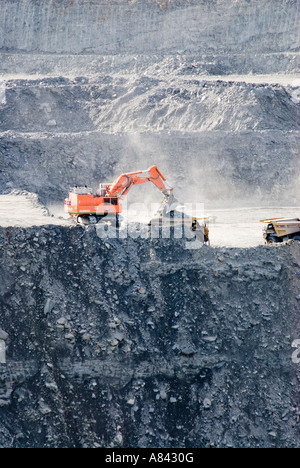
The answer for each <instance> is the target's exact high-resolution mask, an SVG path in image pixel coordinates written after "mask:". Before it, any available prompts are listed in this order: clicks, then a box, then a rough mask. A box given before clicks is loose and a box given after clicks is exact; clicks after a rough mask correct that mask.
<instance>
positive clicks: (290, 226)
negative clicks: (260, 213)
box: [260, 218, 300, 244]
mask: <svg viewBox="0 0 300 468" xmlns="http://www.w3.org/2000/svg"><path fill="white" fill-rule="evenodd" d="M260 222H261V223H265V227H264V230H263V237H264V239H265V241H266V243H267V244H277V243H280V242H285V241H288V240H290V239H293V240H296V241H300V219H299V218H270V219H262V220H260Z"/></svg>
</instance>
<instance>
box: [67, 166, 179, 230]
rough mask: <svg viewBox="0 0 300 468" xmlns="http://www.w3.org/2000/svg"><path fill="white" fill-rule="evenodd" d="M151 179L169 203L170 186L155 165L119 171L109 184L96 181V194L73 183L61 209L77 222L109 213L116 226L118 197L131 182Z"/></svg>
mask: <svg viewBox="0 0 300 468" xmlns="http://www.w3.org/2000/svg"><path fill="white" fill-rule="evenodd" d="M146 182H152V183H153V184H155V185H156V186H157V187H158V188H159V190H160V191H161V192H162V193H163V194H164V196H165V200H166V201H167V202H168V203H170V202H171V201H172V199H173V189H172V188H171V187H170V186H169V185H168V183H167V181H166V179H165V177H164V176H163V175H162V173H161V172H160V171H159V170H158V168H157V166H152V167H149V169H148V170H146V171H138V172H130V173H127V174H122V175H120V177H118V178H117V179H116V180H115V181H114V182H113V183H112V184H100V185H99V189H98V190H97V192H96V194H94V193H93V190H92V189H91V188H89V187H87V186H85V187H74V188H73V189H72V190H71V191H70V192H69V197H68V198H66V199H65V212H67V213H69V215H70V216H71V217H76V218H77V222H78V223H81V224H90V223H91V224H96V223H98V222H99V221H100V220H101V219H102V218H104V217H105V216H107V215H113V216H115V219H116V224H117V227H119V214H120V213H122V203H121V201H122V200H123V199H124V198H125V197H126V195H127V194H128V192H129V190H130V189H131V188H132V187H133V186H134V185H140V184H145V183H146Z"/></svg>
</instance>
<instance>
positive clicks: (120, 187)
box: [106, 166, 173, 199]
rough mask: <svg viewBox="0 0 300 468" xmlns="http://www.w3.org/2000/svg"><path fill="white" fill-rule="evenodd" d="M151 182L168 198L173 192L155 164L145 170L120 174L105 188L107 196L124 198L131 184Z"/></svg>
mask: <svg viewBox="0 0 300 468" xmlns="http://www.w3.org/2000/svg"><path fill="white" fill-rule="evenodd" d="M146 182H152V183H153V184H154V185H156V187H157V188H158V189H159V190H160V191H161V192H162V193H163V194H164V195H165V196H166V197H167V198H169V197H170V196H171V195H172V194H173V189H172V188H171V187H169V185H168V183H167V181H166V179H165V177H164V176H163V175H162V173H161V172H160V171H159V169H158V168H157V167H156V166H152V167H149V169H148V170H147V171H139V172H130V173H128V174H122V175H120V177H118V178H117V179H116V180H115V181H114V182H113V183H112V184H111V185H110V186H109V187H108V189H107V193H106V196H107V197H117V198H119V199H124V198H125V197H126V195H127V194H128V192H129V190H130V189H131V188H132V187H133V185H140V184H145V183H146Z"/></svg>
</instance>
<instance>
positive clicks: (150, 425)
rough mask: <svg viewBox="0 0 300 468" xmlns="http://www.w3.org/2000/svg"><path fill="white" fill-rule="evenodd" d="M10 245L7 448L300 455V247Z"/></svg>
mask: <svg viewBox="0 0 300 468" xmlns="http://www.w3.org/2000/svg"><path fill="white" fill-rule="evenodd" d="M0 236H1V247H0V249H1V250H0V252H1V260H0V262H1V263H0V271H1V278H2V280H1V290H0V308H1V319H0V328H1V330H2V332H3V333H4V332H5V348H6V363H5V364H4V363H2V364H0V415H1V417H0V421H1V422H0V446H1V447H104V446H106V447H107V446H113V447H118V446H120V447H122V446H123V447H209V446H216V447H227V446H235V447H257V446H259V447H269V446H277V447H287V446H289V447H295V446H297V445H298V441H299V424H298V422H299V407H298V405H299V377H300V373H299V370H300V369H299V365H297V364H296V363H295V362H293V360H292V353H293V348H292V343H293V341H294V340H295V339H297V338H299V336H300V324H299V316H298V300H297V297H298V288H299V284H298V283H299V281H298V271H300V257H299V251H298V247H297V246H295V245H292V246H283V247H281V248H278V249H270V248H268V247H259V248H257V249H247V250H238V249H227V250H225V249H222V250H220V249H211V248H209V247H203V248H202V249H199V250H186V248H185V244H184V241H182V240H174V239H169V240H168V239H167V240H162V239H157V240H152V241H151V240H145V239H143V240H141V239H136V240H133V239H130V238H129V239H123V240H117V239H115V240H112V239H106V240H105V239H99V237H98V235H97V231H96V230H95V228H92V227H90V228H89V229H88V230H86V229H83V228H80V227H70V228H68V227H51V226H49V227H48V226H46V227H43V228H32V229H26V230H25V229H17V228H14V229H13V228H7V229H2V230H1V233H0ZM1 337H2V338H4V335H1V336H0V339H1ZM2 341H4V339H3V340H2Z"/></svg>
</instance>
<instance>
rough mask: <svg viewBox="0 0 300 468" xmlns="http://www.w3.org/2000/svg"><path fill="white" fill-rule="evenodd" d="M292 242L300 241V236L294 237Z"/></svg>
mask: <svg viewBox="0 0 300 468" xmlns="http://www.w3.org/2000/svg"><path fill="white" fill-rule="evenodd" d="M292 240H295V241H300V236H294V237H292Z"/></svg>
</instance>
